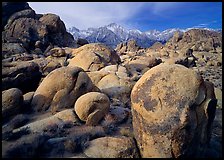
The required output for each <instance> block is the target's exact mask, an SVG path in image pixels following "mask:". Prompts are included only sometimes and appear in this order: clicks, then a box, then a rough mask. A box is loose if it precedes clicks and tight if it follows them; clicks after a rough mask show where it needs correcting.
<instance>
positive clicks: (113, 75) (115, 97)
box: [87, 65, 134, 106]
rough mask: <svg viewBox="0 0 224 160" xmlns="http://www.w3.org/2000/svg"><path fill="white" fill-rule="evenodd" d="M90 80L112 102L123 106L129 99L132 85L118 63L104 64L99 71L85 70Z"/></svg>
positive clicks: (124, 70)
mask: <svg viewBox="0 0 224 160" xmlns="http://www.w3.org/2000/svg"><path fill="white" fill-rule="evenodd" d="M87 74H88V75H89V77H90V79H91V80H92V82H93V83H94V84H95V85H96V86H97V87H98V88H99V89H100V90H101V92H103V93H105V94H106V95H107V96H108V97H109V98H110V100H111V102H112V103H113V105H115V104H114V102H115V103H116V102H120V104H121V105H123V106H125V105H126V104H127V103H128V101H129V100H130V93H131V89H132V87H133V85H134V83H132V81H131V80H130V78H129V77H128V75H127V70H126V68H125V67H123V66H120V65H110V66H106V67H104V68H103V69H101V70H100V71H94V72H87Z"/></svg>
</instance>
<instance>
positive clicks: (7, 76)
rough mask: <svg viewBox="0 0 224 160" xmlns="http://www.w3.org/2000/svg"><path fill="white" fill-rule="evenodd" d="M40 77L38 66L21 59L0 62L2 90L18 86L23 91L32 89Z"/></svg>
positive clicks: (35, 86)
mask: <svg viewBox="0 0 224 160" xmlns="http://www.w3.org/2000/svg"><path fill="white" fill-rule="evenodd" d="M40 79H41V73H40V72H39V66H38V65H37V64H36V63H34V62H29V61H21V62H9V63H3V64H2V90H6V89H9V88H19V89H20V90H21V91H22V92H23V93H26V92H29V91H34V90H35V89H36V88H37V86H38V84H39V81H40Z"/></svg>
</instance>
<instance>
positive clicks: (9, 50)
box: [2, 43, 27, 59]
mask: <svg viewBox="0 0 224 160" xmlns="http://www.w3.org/2000/svg"><path fill="white" fill-rule="evenodd" d="M26 52H27V51H26V49H25V48H24V47H23V46H22V45H21V44H19V43H2V58H3V59H4V58H8V57H11V56H12V55H15V54H22V53H26Z"/></svg>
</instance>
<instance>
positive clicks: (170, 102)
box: [131, 64, 217, 158]
mask: <svg viewBox="0 0 224 160" xmlns="http://www.w3.org/2000/svg"><path fill="white" fill-rule="evenodd" d="M213 87H214V86H213V85H212V84H211V83H209V82H205V81H203V79H202V77H201V76H200V75H198V74H197V73H196V72H195V71H194V70H191V69H188V68H186V67H184V66H182V65H177V64H173V65H169V64H160V65H158V66H155V67H153V68H152V69H150V70H149V71H147V72H146V73H145V74H144V75H143V76H142V77H141V78H140V79H139V80H138V81H137V83H136V84H135V86H134V87H133V89H132V92H131V103H132V116H133V122H132V123H133V129H134V135H135V138H136V140H137V143H138V146H139V149H140V152H141V156H142V157H143V158H146V157H147V158H151V157H160V158H161V157H163V158H168V157H169V158H171V157H176V158H177V157H191V156H192V157H200V156H201V155H202V154H203V151H205V149H206V147H207V145H208V143H209V140H210V135H211V133H210V131H211V124H212V121H213V119H214V116H215V110H216V103H217V100H216V98H215V94H214V88H213Z"/></svg>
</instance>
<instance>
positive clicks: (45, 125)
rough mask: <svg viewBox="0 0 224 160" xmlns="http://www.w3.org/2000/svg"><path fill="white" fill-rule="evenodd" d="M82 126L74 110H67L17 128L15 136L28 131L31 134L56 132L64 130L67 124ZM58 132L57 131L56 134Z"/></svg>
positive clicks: (14, 131) (14, 132)
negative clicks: (48, 131)
mask: <svg viewBox="0 0 224 160" xmlns="http://www.w3.org/2000/svg"><path fill="white" fill-rule="evenodd" d="M69 123H70V124H80V121H79V119H78V117H77V115H75V113H74V112H73V109H66V110H63V111H61V112H58V113H57V114H55V115H53V116H48V117H46V118H43V119H41V120H39V119H37V120H35V121H34V122H31V123H29V124H26V125H24V126H22V127H19V128H16V129H14V130H13V134H17V133H19V132H22V131H23V130H27V131H29V132H30V133H36V132H38V133H42V132H44V131H45V130H51V129H52V130H55V129H59V130H60V129H62V128H63V127H64V126H65V125H66V124H69ZM56 133H57V131H55V134H56Z"/></svg>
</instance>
